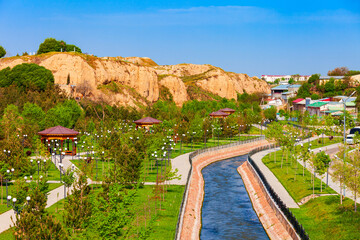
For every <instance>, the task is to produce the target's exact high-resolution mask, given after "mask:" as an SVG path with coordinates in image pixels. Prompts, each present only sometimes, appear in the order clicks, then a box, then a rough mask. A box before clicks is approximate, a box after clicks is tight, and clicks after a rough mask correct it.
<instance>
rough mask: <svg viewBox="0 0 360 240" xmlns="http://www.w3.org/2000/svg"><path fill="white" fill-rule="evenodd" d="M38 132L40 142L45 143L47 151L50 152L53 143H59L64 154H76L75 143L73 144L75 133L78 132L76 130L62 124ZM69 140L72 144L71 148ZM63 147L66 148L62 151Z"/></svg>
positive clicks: (75, 137) (53, 146)
mask: <svg viewBox="0 0 360 240" xmlns="http://www.w3.org/2000/svg"><path fill="white" fill-rule="evenodd" d="M38 134H39V135H40V136H41V142H43V143H44V144H45V146H46V147H47V148H48V150H49V152H52V151H53V149H54V148H55V147H56V146H55V144H56V143H59V144H60V146H59V147H60V149H61V151H62V152H65V154H66V155H76V144H74V141H76V139H77V135H78V134H79V133H78V132H77V131H75V130H72V129H69V128H66V127H63V126H56V127H52V128H48V129H45V130H43V131H41V132H38ZM70 142H71V145H72V149H71V150H70ZM64 145H65V146H64ZM64 147H66V148H67V150H65V151H64Z"/></svg>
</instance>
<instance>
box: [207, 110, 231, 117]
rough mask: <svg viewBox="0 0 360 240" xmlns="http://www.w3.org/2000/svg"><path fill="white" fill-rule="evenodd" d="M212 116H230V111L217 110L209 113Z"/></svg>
mask: <svg viewBox="0 0 360 240" xmlns="http://www.w3.org/2000/svg"><path fill="white" fill-rule="evenodd" d="M209 115H210V117H212V118H226V117H227V116H229V114H228V113H225V112H222V111H220V110H219V111H216V112H212V113H210V114H209Z"/></svg>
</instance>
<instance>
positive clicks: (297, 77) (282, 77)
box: [261, 75, 310, 84]
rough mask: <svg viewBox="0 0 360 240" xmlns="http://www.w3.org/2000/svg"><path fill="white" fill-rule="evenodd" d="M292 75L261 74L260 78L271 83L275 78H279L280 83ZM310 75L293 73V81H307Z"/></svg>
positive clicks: (283, 82)
mask: <svg viewBox="0 0 360 240" xmlns="http://www.w3.org/2000/svg"><path fill="white" fill-rule="evenodd" d="M291 77H292V75H261V79H264V80H265V81H266V82H269V83H273V82H275V80H276V79H279V80H280V82H281V83H282V84H286V83H288V82H289V80H290V78H291ZM309 77H310V75H294V76H293V78H294V80H295V81H307V80H308V79H309Z"/></svg>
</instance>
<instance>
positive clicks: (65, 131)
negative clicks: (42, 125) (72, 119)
mask: <svg viewBox="0 0 360 240" xmlns="http://www.w3.org/2000/svg"><path fill="white" fill-rule="evenodd" d="M38 134H39V135H78V134H79V132H77V131H75V130H72V129H69V128H66V127H63V126H56V127H52V128H48V129H45V130H43V131H41V132H38Z"/></svg>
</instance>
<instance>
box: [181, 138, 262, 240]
mask: <svg viewBox="0 0 360 240" xmlns="http://www.w3.org/2000/svg"><path fill="white" fill-rule="evenodd" d="M264 139H265V136H264V135H260V136H258V137H256V138H251V139H247V140H243V141H237V142H233V143H229V144H225V145H220V146H216V147H206V148H202V149H199V150H196V151H194V152H192V153H190V155H189V162H190V169H189V173H188V176H187V179H186V184H185V190H184V194H183V198H182V201H181V205H180V212H179V216H178V221H177V224H176V231H175V240H179V239H180V236H181V230H182V225H183V219H184V214H185V207H186V202H187V199H188V195H189V185H190V179H191V176H192V162H193V158H195V157H197V156H198V155H200V154H202V153H206V152H213V151H217V150H221V149H225V148H230V147H235V146H239V145H243V144H247V143H251V142H256V141H260V140H264Z"/></svg>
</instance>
